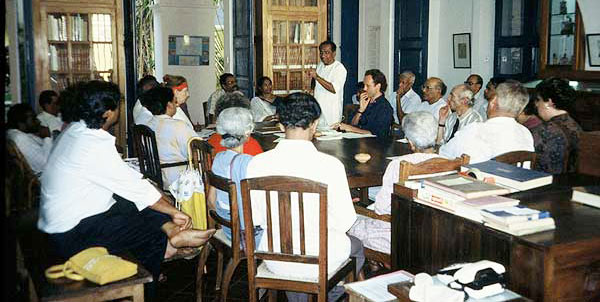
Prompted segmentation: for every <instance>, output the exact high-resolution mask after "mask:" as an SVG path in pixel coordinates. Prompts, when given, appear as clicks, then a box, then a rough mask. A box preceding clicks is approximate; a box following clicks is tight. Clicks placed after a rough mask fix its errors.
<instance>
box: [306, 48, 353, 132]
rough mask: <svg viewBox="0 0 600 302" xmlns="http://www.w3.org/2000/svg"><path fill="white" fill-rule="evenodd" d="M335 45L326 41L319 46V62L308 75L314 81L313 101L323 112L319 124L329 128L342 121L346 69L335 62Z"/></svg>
mask: <svg viewBox="0 0 600 302" xmlns="http://www.w3.org/2000/svg"><path fill="white" fill-rule="evenodd" d="M336 48H337V47H336V46H335V43H333V42H331V41H329V40H327V41H324V42H323V43H321V44H320V45H319V57H320V58H321V62H320V63H319V65H318V66H317V70H316V71H315V70H310V71H309V72H308V75H309V76H310V77H311V78H313V79H315V93H314V96H315V99H317V102H319V105H320V106H321V108H322V110H323V116H322V117H321V119H323V120H322V121H321V124H323V125H327V126H330V125H331V124H334V123H338V122H340V121H341V120H342V105H343V103H344V84H345V83H346V73H347V71H346V68H345V67H344V65H343V64H342V63H341V62H339V61H336V60H335V51H336Z"/></svg>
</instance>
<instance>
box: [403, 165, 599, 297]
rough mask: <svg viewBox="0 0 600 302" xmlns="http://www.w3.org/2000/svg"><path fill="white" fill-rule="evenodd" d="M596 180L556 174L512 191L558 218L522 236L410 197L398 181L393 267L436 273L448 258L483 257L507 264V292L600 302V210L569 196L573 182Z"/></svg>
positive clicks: (459, 259)
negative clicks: (536, 185) (549, 180)
mask: <svg viewBox="0 0 600 302" xmlns="http://www.w3.org/2000/svg"><path fill="white" fill-rule="evenodd" d="M598 182H600V178H597V177H589V176H583V175H560V176H558V177H555V182H554V183H553V184H552V185H549V186H545V187H541V188H537V189H533V190H529V191H523V192H518V193H514V194H512V195H509V196H511V197H514V198H517V199H520V200H521V204H523V205H526V206H528V207H531V208H534V209H539V210H547V211H549V212H550V213H551V215H552V217H554V219H555V221H556V229H555V230H552V231H545V232H540V233H536V234H531V235H526V236H512V235H509V234H506V233H503V232H499V231H496V230H493V229H490V228H487V227H485V226H484V225H483V224H481V223H477V222H474V221H471V220H468V219H465V218H462V217H459V216H455V215H453V214H450V213H447V212H444V211H441V210H437V209H434V208H431V207H428V206H426V205H422V204H419V203H416V202H412V199H410V198H408V195H407V193H409V192H407V189H406V188H404V187H401V186H399V185H396V187H395V188H394V189H395V193H394V194H393V195H392V267H393V269H404V270H407V271H411V272H427V273H429V274H435V273H436V272H437V271H438V270H439V269H441V268H443V267H445V266H447V265H450V264H452V263H457V262H472V261H477V260H481V259H488V260H492V261H496V262H499V263H501V264H503V265H504V266H505V267H506V268H507V270H508V274H509V276H508V279H509V280H508V288H509V289H511V290H513V291H515V292H517V293H519V294H521V295H523V296H526V297H528V298H530V299H532V300H534V301H545V302H550V301H552V302H554V301H600V209H596V208H592V207H589V206H585V205H581V204H578V203H574V202H571V201H570V199H571V187H570V186H575V185H586V184H591V183H598Z"/></svg>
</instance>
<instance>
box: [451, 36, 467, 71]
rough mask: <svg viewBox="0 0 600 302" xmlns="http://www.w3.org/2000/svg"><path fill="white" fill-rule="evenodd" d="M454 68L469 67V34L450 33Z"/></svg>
mask: <svg viewBox="0 0 600 302" xmlns="http://www.w3.org/2000/svg"><path fill="white" fill-rule="evenodd" d="M452 44H453V46H454V47H453V53H454V68H471V34H470V33H462V34H454V35H452Z"/></svg>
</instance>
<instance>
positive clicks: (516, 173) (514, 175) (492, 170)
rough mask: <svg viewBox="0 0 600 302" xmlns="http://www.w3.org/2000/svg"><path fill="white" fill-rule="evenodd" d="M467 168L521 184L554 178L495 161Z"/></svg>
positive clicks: (471, 165) (550, 175)
mask: <svg viewBox="0 0 600 302" xmlns="http://www.w3.org/2000/svg"><path fill="white" fill-rule="evenodd" d="M466 167H467V168H469V169H474V168H475V169H478V170H479V171H481V172H484V173H489V174H494V175H497V176H499V177H504V178H507V179H511V180H514V181H519V182H525V181H530V180H534V179H539V178H544V177H552V174H548V173H545V172H541V171H536V170H529V169H525V168H520V167H517V166H513V165H509V164H505V163H501V162H497V161H495V160H488V161H484V162H481V163H477V164H470V165H466Z"/></svg>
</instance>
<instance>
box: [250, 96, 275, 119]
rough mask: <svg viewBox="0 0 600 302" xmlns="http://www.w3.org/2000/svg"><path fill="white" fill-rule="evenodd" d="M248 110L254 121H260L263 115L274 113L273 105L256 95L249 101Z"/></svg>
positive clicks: (263, 117)
mask: <svg viewBox="0 0 600 302" xmlns="http://www.w3.org/2000/svg"><path fill="white" fill-rule="evenodd" d="M250 110H251V111H252V117H253V118H254V121H255V122H262V121H263V120H264V119H265V117H267V116H269V115H273V114H275V106H273V104H271V103H269V102H267V101H263V100H262V99H261V98H260V97H257V96H255V97H253V98H252V100H251V101H250Z"/></svg>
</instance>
